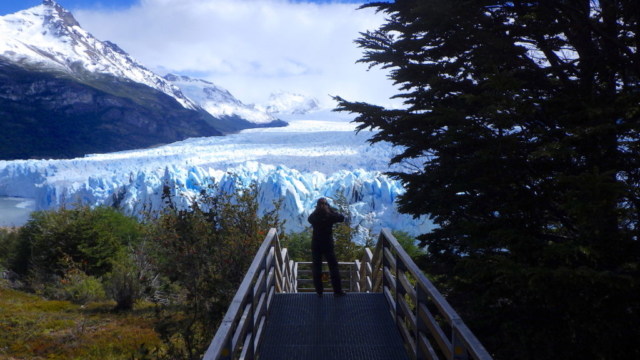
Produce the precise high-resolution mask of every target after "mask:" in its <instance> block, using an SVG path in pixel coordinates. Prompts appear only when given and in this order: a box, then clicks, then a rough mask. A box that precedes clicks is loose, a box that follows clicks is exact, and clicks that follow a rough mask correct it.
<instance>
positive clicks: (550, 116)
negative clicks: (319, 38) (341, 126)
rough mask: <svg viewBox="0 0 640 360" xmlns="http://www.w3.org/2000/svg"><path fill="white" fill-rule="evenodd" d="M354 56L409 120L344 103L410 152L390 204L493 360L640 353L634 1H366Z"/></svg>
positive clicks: (639, 76) (639, 66)
mask: <svg viewBox="0 0 640 360" xmlns="http://www.w3.org/2000/svg"><path fill="white" fill-rule="evenodd" d="M364 7H373V8H376V9H377V10H378V11H382V12H384V13H385V14H386V16H387V21H386V23H385V24H383V25H382V26H381V27H380V29H378V30H376V31H370V32H366V33H363V34H362V37H361V38H360V39H358V40H357V41H356V42H357V43H358V45H359V46H360V47H362V48H363V49H364V57H363V59H362V60H361V61H362V62H365V63H369V64H370V65H371V66H376V65H380V66H382V67H383V68H387V69H390V71H391V72H390V78H391V79H392V80H393V81H394V82H395V84H397V85H399V87H400V91H401V93H399V94H398V95H396V97H397V98H400V99H403V100H404V102H405V105H406V108H405V109H384V108H382V107H379V106H375V105H371V104H366V103H356V102H349V101H346V100H344V99H341V98H337V100H339V107H338V109H337V110H339V111H349V112H353V113H357V114H359V116H358V118H357V119H356V122H358V123H359V126H358V130H362V129H366V128H373V129H378V130H379V132H377V133H376V134H375V135H374V136H373V138H372V139H371V141H373V142H377V141H388V142H391V143H393V144H395V145H398V146H400V147H401V148H402V149H404V151H402V152H401V153H399V154H398V155H397V156H396V157H394V158H393V160H392V161H393V162H394V163H403V164H405V165H406V166H407V171H406V172H395V173H392V174H391V175H392V176H394V177H396V178H398V179H400V180H401V181H402V183H403V185H404V187H405V188H406V190H407V192H406V193H405V195H403V196H402V197H401V198H400V199H399V209H400V210H401V211H402V212H404V213H409V214H413V215H416V216H420V215H429V216H430V217H431V218H432V219H433V220H434V222H435V223H436V224H437V225H438V226H439V227H438V228H437V229H435V230H434V231H432V232H431V233H429V234H424V235H421V236H420V237H419V239H420V240H421V243H422V245H428V246H429V254H428V255H427V256H428V258H429V261H428V262H424V263H423V264H428V265H425V266H426V270H428V271H429V272H430V273H431V274H432V275H433V276H434V278H437V279H439V284H438V285H439V286H440V287H441V289H443V292H444V293H447V294H448V298H449V301H450V302H452V303H453V304H454V305H455V307H456V308H457V309H458V310H459V311H460V312H461V313H462V315H463V317H464V319H465V320H466V322H467V323H469V324H470V325H471V327H472V329H475V330H476V334H477V335H479V337H480V338H481V341H482V342H483V343H484V344H485V346H486V347H487V348H488V349H490V350H491V351H492V352H493V353H494V354H495V357H496V358H514V357H515V358H519V359H542V358H560V357H562V358H574V359H578V358H621V357H625V356H630V355H631V354H633V355H635V356H638V355H640V347H639V346H638V341H637V340H638V337H637V334H639V333H640V325H639V324H640V311H639V310H638V309H640V297H639V296H638V294H639V293H640V291H639V290H640V289H639V280H640V276H639V275H640V273H639V265H640V247H639V244H638V240H639V239H638V227H639V225H640V224H639V223H638V219H640V192H639V185H640V171H639V170H638V169H640V151H639V150H640V148H639V147H638V144H640V141H639V140H640V137H639V134H640V132H639V131H640V121H639V120H640V119H639V117H640V111H639V110H640V106H639V105H638V104H640V55H639V54H638V49H637V44H638V38H637V36H638V34H637V31H638V26H639V25H638V20H639V19H638V18H639V17H640V8H639V7H638V6H637V2H635V1H631V0H605V1H589V0H576V1H526V2H525V1H501V0H500V1H490V2H489V1H483V0H472V1H459V0H453V1H444V0H396V1H395V2H391V3H382V2H377V3H372V4H367V5H364Z"/></svg>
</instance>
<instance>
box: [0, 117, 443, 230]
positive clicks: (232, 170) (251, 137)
mask: <svg viewBox="0 0 640 360" xmlns="http://www.w3.org/2000/svg"><path fill="white" fill-rule="evenodd" d="M354 130H355V125H354V124H353V123H348V122H340V121H328V120H292V121H290V125H289V126H288V127H284V128H260V129H250V130H243V131H241V132H240V133H237V134H232V135H228V136H224V137H206V138H193V139H187V140H184V141H181V142H176V143H172V144H168V145H164V146H160V147H155V148H151V149H140V150H131V151H122V152H117V153H108V154H90V155H86V156H85V157H83V158H76V159H70V160H13V161H0V196H2V197H12V198H26V199H33V201H34V202H35V209H36V210H46V209H54V208H57V207H59V206H61V205H65V206H73V204H76V203H78V202H84V203H89V204H92V205H110V206H118V207H120V208H121V209H123V210H124V211H125V212H126V213H128V214H130V215H134V216H141V213H142V211H154V210H159V209H160V208H161V207H162V205H163V204H162V198H161V196H162V189H163V185H165V184H168V185H170V186H171V187H172V189H173V190H172V191H173V193H174V194H175V195H176V201H177V203H178V204H179V205H180V206H182V207H187V206H188V205H189V202H190V201H189V199H190V198H192V197H194V196H196V195H197V194H198V193H199V192H200V190H201V189H202V188H203V187H206V186H207V185H208V184H211V183H212V182H214V181H215V182H216V183H217V184H218V185H219V187H220V188H221V189H226V190H229V189H232V187H233V184H234V181H235V180H234V179H235V178H237V179H239V180H240V182H241V183H242V184H243V185H248V184H250V183H251V182H256V184H257V185H258V189H259V202H260V207H261V208H262V210H268V209H271V208H272V206H273V200H282V207H281V209H280V217H281V218H282V219H286V221H287V222H286V230H287V231H296V232H298V231H302V230H304V229H305V227H307V226H308V225H309V224H308V223H307V222H306V218H307V217H308V215H309V213H310V212H311V211H312V210H313V208H314V204H315V201H316V200H317V199H318V198H319V197H327V198H329V199H330V201H331V200H332V199H336V198H337V197H338V196H339V195H340V194H343V195H344V196H345V197H346V199H347V200H348V202H349V204H350V205H349V209H350V212H351V213H352V218H351V225H352V226H353V227H358V228H359V229H360V231H361V232H362V234H363V235H364V234H366V233H367V231H369V230H372V231H373V232H374V233H376V232H378V231H379V230H380V228H381V227H389V228H392V229H397V230H403V231H406V232H408V233H410V234H412V235H418V234H421V233H425V232H428V231H429V230H430V229H431V228H432V227H433V224H432V223H431V222H430V221H429V220H428V219H427V218H426V217H422V218H418V219H413V218H412V216H410V215H405V214H400V213H398V211H397V209H396V206H395V199H396V198H397V197H398V196H399V195H400V194H402V193H403V192H404V189H403V188H402V186H401V184H400V183H399V182H398V181H397V180H394V179H391V178H389V177H388V176H386V175H384V174H383V172H384V171H387V170H394V171H395V170H398V169H399V166H398V165H395V166H394V167H389V161H390V159H391V157H392V156H393V155H394V154H395V153H396V152H397V151H398V149H397V148H394V147H393V146H392V145H390V144H388V143H377V144H373V145H372V144H369V143H367V141H366V140H367V139H368V138H369V137H370V134H368V133H367V132H366V131H363V132H360V133H356V132H355V131H354ZM0 216H1V214H0Z"/></svg>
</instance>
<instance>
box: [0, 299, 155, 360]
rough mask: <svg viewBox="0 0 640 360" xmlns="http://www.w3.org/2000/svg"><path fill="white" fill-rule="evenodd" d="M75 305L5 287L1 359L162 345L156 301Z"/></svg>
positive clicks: (111, 353)
mask: <svg viewBox="0 0 640 360" xmlns="http://www.w3.org/2000/svg"><path fill="white" fill-rule="evenodd" d="M114 305H115V303H111V302H102V303H90V304H88V305H86V306H80V305H74V304H71V303H70V302H68V301H50V300H43V299H42V298H40V297H38V296H36V295H32V294H27V293H24V292H20V291H16V290H12V289H7V288H2V287H0V359H6V360H9V359H11V360H18V359H145V358H148V357H147V355H149V354H150V353H151V352H154V351H162V342H161V340H160V339H159V338H158V335H157V334H156V332H155V331H154V329H153V325H154V307H153V305H151V304H141V305H140V306H139V307H138V309H137V310H134V311H131V312H113V311H112V310H111V309H112V308H113V307H114Z"/></svg>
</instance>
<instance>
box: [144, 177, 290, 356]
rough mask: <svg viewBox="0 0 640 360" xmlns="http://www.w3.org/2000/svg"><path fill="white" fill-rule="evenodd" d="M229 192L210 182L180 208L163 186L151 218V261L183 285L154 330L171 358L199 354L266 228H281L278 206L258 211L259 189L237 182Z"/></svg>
mask: <svg viewBox="0 0 640 360" xmlns="http://www.w3.org/2000/svg"><path fill="white" fill-rule="evenodd" d="M235 185H236V186H235V188H234V189H232V190H231V191H232V192H224V191H220V190H219V189H218V187H217V186H216V185H211V186H210V187H208V188H207V189H205V190H203V191H202V192H201V193H200V194H199V196H198V197H197V198H195V199H193V201H192V203H191V209H190V210H181V209H178V208H177V206H176V205H175V203H174V201H173V198H172V196H171V195H170V194H171V193H172V191H171V190H172V189H171V188H170V187H169V186H167V187H166V188H165V189H164V194H165V197H164V198H165V201H166V203H167V206H166V207H165V208H164V209H163V211H162V212H161V213H160V214H159V216H158V218H157V219H149V227H148V228H147V229H148V235H147V236H148V239H149V240H150V245H152V247H153V252H152V253H153V258H152V259H151V260H152V262H153V264H154V265H155V266H156V267H157V269H158V270H159V273H160V275H161V276H162V277H164V278H166V279H168V280H169V281H171V282H172V283H173V284H176V285H178V286H179V288H180V289H181V293H180V294H176V295H178V296H177V297H179V298H180V299H182V301H181V303H179V304H178V306H173V307H164V308H162V312H161V313H160V314H159V316H160V321H159V322H158V326H157V329H158V331H159V332H160V336H161V338H162V339H163V340H164V341H165V342H166V343H167V345H168V347H169V351H168V353H167V357H168V358H171V359H176V358H181V359H199V358H200V355H201V354H202V353H203V352H204V351H205V350H206V347H207V346H208V345H209V343H210V342H211V339H212V338H213V336H214V334H215V330H216V328H217V326H218V325H219V323H220V321H221V320H222V317H223V316H224V314H225V312H226V310H227V308H228V307H229V304H230V303H231V300H232V299H233V296H234V295H235V292H236V291H237V288H238V286H239V285H240V283H241V281H242V279H243V278H244V276H245V273H246V271H247V269H248V267H249V265H250V264H251V262H252V260H253V258H254V256H255V253H256V251H257V250H258V248H259V247H260V245H261V244H262V242H263V241H264V238H265V236H266V233H267V231H268V229H269V228H272V227H276V228H278V227H280V229H279V232H280V233H283V232H282V229H281V225H282V224H281V223H280V221H279V220H278V218H277V215H276V214H277V211H278V210H279V205H278V204H276V206H275V209H274V210H273V211H271V212H267V213H264V214H259V213H258V200H257V199H258V190H257V186H256V185H255V184H252V185H251V186H249V187H248V188H244V187H242V186H241V184H240V183H239V181H237V182H236V184H235Z"/></svg>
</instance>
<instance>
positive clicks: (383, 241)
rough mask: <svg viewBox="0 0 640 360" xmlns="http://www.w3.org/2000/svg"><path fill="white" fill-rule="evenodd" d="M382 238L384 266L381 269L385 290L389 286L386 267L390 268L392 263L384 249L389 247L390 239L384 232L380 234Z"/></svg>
mask: <svg viewBox="0 0 640 360" xmlns="http://www.w3.org/2000/svg"><path fill="white" fill-rule="evenodd" d="M380 240H382V247H381V248H380V256H382V268H381V269H380V270H381V276H382V290H383V291H384V288H385V287H389V283H388V280H387V277H386V276H384V269H385V268H390V267H391V264H389V260H388V259H387V257H386V256H384V249H386V248H388V247H389V241H388V240H387V237H386V236H384V235H383V234H380ZM380 240H378V241H380Z"/></svg>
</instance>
